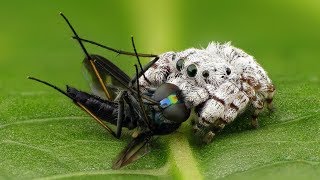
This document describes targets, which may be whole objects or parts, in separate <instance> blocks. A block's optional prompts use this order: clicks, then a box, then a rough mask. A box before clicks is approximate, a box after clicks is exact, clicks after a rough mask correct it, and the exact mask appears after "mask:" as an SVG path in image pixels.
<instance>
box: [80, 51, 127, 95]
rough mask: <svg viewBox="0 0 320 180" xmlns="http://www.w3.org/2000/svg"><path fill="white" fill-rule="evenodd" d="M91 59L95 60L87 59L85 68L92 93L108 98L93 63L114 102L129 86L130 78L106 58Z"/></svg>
mask: <svg viewBox="0 0 320 180" xmlns="http://www.w3.org/2000/svg"><path fill="white" fill-rule="evenodd" d="M90 57H91V58H92V59H93V60H88V59H87V58H85V59H84V60H83V66H84V73H85V77H86V78H87V80H88V81H89V82H90V86H91V90H92V93H93V94H95V95H97V96H100V97H103V98H107V97H106V95H105V93H104V90H103V88H102V86H101V84H100V81H99V79H98V77H97V75H96V73H95V70H94V68H93V66H92V64H91V62H92V63H93V64H94V65H95V67H96V70H97V72H98V73H99V75H100V77H101V79H102V81H103V83H104V84H105V85H106V89H107V91H108V93H109V95H110V97H111V99H110V100H113V99H114V98H115V97H116V96H117V92H119V90H121V89H123V88H124V86H126V85H128V84H129V82H130V77H129V76H128V75H127V74H126V73H125V72H123V71H122V70H121V69H119V68H118V67H117V66H116V65H114V64H113V63H112V62H111V61H109V60H108V59H106V58H104V57H102V56H99V55H90Z"/></svg>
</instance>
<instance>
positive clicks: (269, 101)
mask: <svg viewBox="0 0 320 180" xmlns="http://www.w3.org/2000/svg"><path fill="white" fill-rule="evenodd" d="M275 90H276V89H275V87H274V85H273V84H269V85H268V86H267V91H266V94H267V97H266V103H267V108H268V109H269V111H273V109H274V106H273V103H272V101H273V96H274V93H275Z"/></svg>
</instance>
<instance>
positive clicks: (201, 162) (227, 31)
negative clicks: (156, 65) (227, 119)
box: [0, 0, 320, 179]
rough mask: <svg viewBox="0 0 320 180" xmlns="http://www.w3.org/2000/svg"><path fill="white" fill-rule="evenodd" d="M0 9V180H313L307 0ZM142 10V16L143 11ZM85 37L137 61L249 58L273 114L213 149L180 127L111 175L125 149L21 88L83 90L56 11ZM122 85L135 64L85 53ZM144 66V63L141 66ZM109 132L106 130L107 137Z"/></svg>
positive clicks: (318, 84)
mask: <svg viewBox="0 0 320 180" xmlns="http://www.w3.org/2000/svg"><path fill="white" fill-rule="evenodd" d="M35 4H36V6H35V5H33V4H30V3H29V2H22V1H21V2H19V3H17V2H9V1H8V2H3V3H2V4H1V7H2V10H1V11H0V17H1V22H2V24H3V25H5V26H4V27H3V28H1V30H0V39H1V41H0V52H1V58H0V75H1V76H0V77H1V78H0V179H11V178H12V179H17V178H19V179H21V178H28V179H31V178H32V179H37V178H40V179H42V178H44V179H70V178H71V179H72V178H74V179H76V178H77V179H78V178H82V179H87V178H92V179H93V178H95V179H105V178H110V179H111V178H112V179H141V178H142V179H166V178H175V179H219V178H222V179H223V178H224V179H257V178H259V179H289V178H290V179H318V177H319V176H320V163H319V162H320V143H319V141H320V71H319V68H320V66H319V61H318V59H319V57H320V51H319V48H318V47H319V42H320V36H319V32H318V30H319V29H320V13H319V12H320V9H319V6H318V3H317V2H313V1H303V3H302V1H301V2H299V1H295V2H291V1H281V2H278V1H268V2H264V3H262V2H260V1H259V2H256V1H239V2H228V1H226V2H222V1H219V2H201V1H197V2H188V3H186V2H185V1H174V2H171V1H161V2H160V1H159V2H148V1H141V0H139V1H132V2H118V1H108V2H98V1H90V3H89V2H77V3H76V6H75V3H74V2H65V1H55V3H52V2H43V1H39V2H35ZM140 7H141V8H140ZM142 7H152V8H142ZM59 11H63V12H64V13H65V15H66V16H67V17H69V18H70V21H71V22H72V23H73V25H74V26H75V27H76V30H77V31H78V33H79V34H80V35H81V36H83V37H86V38H89V39H93V40H97V41H98V42H103V43H104V44H107V45H111V46H113V47H115V48H120V47H121V49H124V50H131V49H132V48H131V46H130V35H131V34H133V35H135V38H136V45H137V48H138V51H139V52H147V53H155V54H156V53H161V51H170V50H174V51H179V50H181V49H185V48H188V47H191V46H194V47H200V45H199V44H201V45H202V46H203V47H205V46H206V44H208V43H209V42H210V41H212V40H214V41H222V42H225V41H230V40H231V41H233V44H234V45H235V46H237V47H240V48H242V49H244V50H245V51H247V52H248V53H249V54H252V55H254V56H255V57H256V59H258V61H259V63H260V64H261V65H262V66H263V67H264V68H265V69H266V70H267V71H268V73H269V75H270V77H271V79H272V80H273V82H274V84H275V85H276V89H277V92H276V96H275V99H274V103H275V108H276V109H275V111H274V112H268V111H265V112H263V113H262V114H261V116H260V117H259V122H260V128H259V129H254V130H253V129H251V127H250V125H249V122H250V111H249V112H246V113H245V114H243V115H241V116H239V117H238V118H237V119H236V120H235V121H234V122H233V123H232V124H230V125H228V126H227V127H226V128H225V129H224V130H223V131H222V132H221V134H219V135H218V136H217V137H216V138H215V140H214V141H213V143H211V144H208V145H203V144H200V143H199V140H198V139H197V138H196V137H194V136H193V134H192V132H191V126H190V122H186V123H185V124H184V125H183V127H181V128H180V129H179V130H178V131H177V132H176V133H173V134H170V135H168V136H164V137H159V138H157V139H156V140H155V141H153V142H152V147H151V149H152V151H151V152H150V153H149V154H147V155H146V156H144V157H143V158H141V159H139V160H138V161H136V162H134V163H133V164H130V165H129V166H126V167H124V168H123V169H120V170H112V169H111V164H112V162H113V160H114V158H115V157H116V156H117V154H118V153H119V152H120V151H121V150H122V149H123V148H124V146H125V145H126V144H127V143H128V142H129V141H130V138H131V137H130V132H128V131H125V133H124V135H123V136H122V138H121V139H120V140H117V139H115V138H113V137H112V136H111V135H110V134H108V132H106V131H105V130H104V129H103V128H101V127H100V126H99V125H98V124H97V123H95V122H94V121H93V120H92V118H90V117H89V116H88V115H87V114H86V113H85V112H83V111H81V110H80V109H79V108H78V107H76V106H75V105H74V104H73V103H72V102H71V101H70V100H68V99H66V98H65V97H63V96H61V95H60V94H58V93H57V92H55V91H53V90H52V89H49V88H47V87H44V86H43V85H40V84H37V83H34V82H33V81H29V80H27V79H26V77H27V76H28V75H32V76H35V77H39V78H41V79H44V80H47V81H49V82H52V83H53V84H56V85H57V86H59V87H62V88H63V87H64V85H66V84H68V85H72V86H74V87H77V88H79V89H82V90H86V91H89V89H88V86H87V82H86V81H85V79H84V77H83V75H82V73H81V60H82V58H83V54H82V52H81V50H80V48H79V46H78V44H76V43H75V42H74V41H73V40H72V39H71V38H70V36H71V31H70V30H69V29H68V28H67V26H66V24H65V23H64V21H63V20H62V19H61V18H60V17H59V15H58V12H59ZM87 48H88V50H89V51H90V52H94V53H98V54H102V55H104V56H106V57H108V58H110V59H112V61H113V62H115V63H116V64H117V65H118V66H119V67H120V68H122V69H124V70H125V71H126V72H128V73H129V74H133V72H134V68H133V64H134V63H135V62H136V60H135V58H132V57H131V58H130V57H125V56H116V55H115V54H112V53H107V52H106V51H104V50H101V49H99V48H96V47H94V46H89V45H88V46H87ZM144 62H145V63H146V62H147V60H146V61H144ZM113 128H114V127H113Z"/></svg>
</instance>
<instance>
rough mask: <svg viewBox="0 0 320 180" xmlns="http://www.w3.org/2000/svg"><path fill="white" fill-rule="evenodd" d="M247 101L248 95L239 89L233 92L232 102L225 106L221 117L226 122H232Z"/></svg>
mask: <svg viewBox="0 0 320 180" xmlns="http://www.w3.org/2000/svg"><path fill="white" fill-rule="evenodd" d="M248 103H249V98H248V96H247V95H246V94H245V93H244V92H242V91H239V92H238V93H237V94H235V96H234V99H233V100H232V102H231V103H230V104H228V106H227V107H226V110H225V111H224V115H223V119H224V120H225V121H226V122H227V123H230V122H232V121H233V120H234V119H235V118H236V117H237V116H238V114H239V113H240V112H242V111H243V110H244V108H245V107H246V106H247V105H248Z"/></svg>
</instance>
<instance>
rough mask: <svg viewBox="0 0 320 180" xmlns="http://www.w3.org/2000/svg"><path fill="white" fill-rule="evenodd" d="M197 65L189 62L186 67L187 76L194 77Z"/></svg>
mask: <svg viewBox="0 0 320 180" xmlns="http://www.w3.org/2000/svg"><path fill="white" fill-rule="evenodd" d="M197 71H198V70H197V66H196V65H194V64H190V65H189V66H188V67H187V73H188V76H189V77H194V76H196V74H197Z"/></svg>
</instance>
